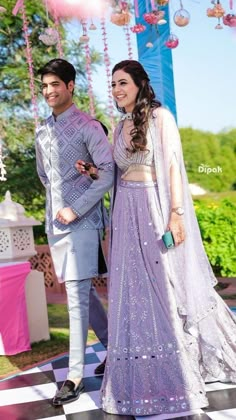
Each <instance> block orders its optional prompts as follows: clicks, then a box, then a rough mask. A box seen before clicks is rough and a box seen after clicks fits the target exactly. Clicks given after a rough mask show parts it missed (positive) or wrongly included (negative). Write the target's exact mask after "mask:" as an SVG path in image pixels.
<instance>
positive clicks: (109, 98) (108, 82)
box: [101, 17, 114, 131]
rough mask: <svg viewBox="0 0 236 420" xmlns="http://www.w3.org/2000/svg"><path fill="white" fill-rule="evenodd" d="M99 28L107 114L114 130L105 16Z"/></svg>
mask: <svg viewBox="0 0 236 420" xmlns="http://www.w3.org/2000/svg"><path fill="white" fill-rule="evenodd" d="M101 30H102V40H103V51H104V63H105V67H106V78H107V92H108V114H109V117H110V121H111V127H112V131H114V114H113V97H112V92H111V69H110V64H111V63H110V57H109V54H108V43H107V32H106V25H105V18H104V17H102V18H101Z"/></svg>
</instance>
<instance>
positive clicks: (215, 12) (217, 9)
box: [207, 0, 225, 29]
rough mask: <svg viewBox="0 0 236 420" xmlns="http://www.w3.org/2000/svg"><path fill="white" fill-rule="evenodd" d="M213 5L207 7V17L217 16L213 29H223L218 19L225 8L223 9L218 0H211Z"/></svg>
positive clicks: (222, 14)
mask: <svg viewBox="0 0 236 420" xmlns="http://www.w3.org/2000/svg"><path fill="white" fill-rule="evenodd" d="M213 4H214V7H213V8H208V9H207V16H208V17H215V18H218V24H217V25H216V26H215V29H223V26H222V25H221V22H220V19H221V18H222V17H223V16H224V14H225V10H224V9H223V7H222V5H221V3H220V0H216V2H215V1H214V0H213Z"/></svg>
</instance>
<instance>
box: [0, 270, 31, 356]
mask: <svg viewBox="0 0 236 420" xmlns="http://www.w3.org/2000/svg"><path fill="white" fill-rule="evenodd" d="M29 272H30V263H28V262H24V263H17V264H13V265H6V266H0V354H1V355H3V354H6V355H13V354H17V353H21V352H23V351H27V350H30V349H31V347H30V338H29V327H28V317H27V309H26V301H25V280H26V277H27V275H28V273H29Z"/></svg>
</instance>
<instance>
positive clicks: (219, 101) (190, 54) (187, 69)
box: [73, 0, 236, 133]
mask: <svg viewBox="0 0 236 420" xmlns="http://www.w3.org/2000/svg"><path fill="white" fill-rule="evenodd" d="M144 1H145V0H144ZM234 3H235V4H234V6H235V7H234V10H233V12H235V13H236V1H235V2H234ZM183 6H184V8H185V9H187V10H188V11H189V13H190V15H191V20H190V23H189V25H188V26H186V27H184V28H180V27H178V26H176V25H175V24H174V22H173V14H174V12H175V11H176V10H178V9H179V8H180V2H179V0H170V28H171V32H173V33H174V34H175V35H177V36H178V38H179V46H178V47H177V48H176V49H174V50H172V57H173V71H174V81H175V96H176V107H177V116H178V125H179V127H192V128H196V129H200V130H203V131H211V132H214V133H215V132H219V131H222V130H228V129H231V128H236V103H235V101H236V28H229V27H227V26H225V25H222V26H223V29H222V30H216V29H215V26H216V24H217V19H216V18H208V17H207V16H206V9H207V8H208V7H213V5H212V4H211V2H210V1H209V0H207V1H205V0H200V1H198V0H183ZM222 6H223V7H224V8H225V9H226V11H227V13H233V12H232V11H231V12H230V9H229V0H222ZM94 23H95V24H96V25H97V26H98V30H97V31H89V36H90V44H91V45H93V46H94V47H95V48H96V49H97V50H98V51H101V52H103V42H102V38H101V32H100V23H99V21H96V19H94ZM73 31H74V34H73V36H75V37H78V38H79V36H80V35H81V32H82V29H81V27H80V25H75V27H74V28H73ZM107 32H108V50H109V51H108V52H109V56H110V60H111V65H112V66H113V65H114V64H115V63H117V62H118V61H120V60H124V59H127V58H128V56H127V44H126V40H125V35H124V31H123V28H122V27H118V26H116V25H114V24H112V23H109V22H108V23H107ZM130 34H131V39H132V46H133V58H134V59H138V53H137V46H136V36H135V35H134V34H133V33H132V32H130ZM93 88H94V92H95V94H96V95H97V96H98V97H99V98H100V99H101V100H103V101H104V102H106V100H107V84H106V77H105V72H104V68H100V69H99V71H98V73H97V74H95V73H94V74H93Z"/></svg>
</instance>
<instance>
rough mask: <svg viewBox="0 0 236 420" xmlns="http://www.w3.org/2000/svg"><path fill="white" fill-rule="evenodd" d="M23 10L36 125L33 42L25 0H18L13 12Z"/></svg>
mask: <svg viewBox="0 0 236 420" xmlns="http://www.w3.org/2000/svg"><path fill="white" fill-rule="evenodd" d="M19 10H20V11H21V15H22V20H23V27H22V29H23V35H24V39H25V44H26V59H27V63H28V71H29V78H30V92H31V102H32V106H33V114H34V122H35V127H37V125H38V105H37V97H36V94H35V86H34V67H33V57H32V49H31V42H30V35H29V29H28V20H27V16H26V10H25V4H24V0H18V1H17V3H16V5H15V7H14V9H13V11H12V13H13V15H16V14H17V13H18V11H19Z"/></svg>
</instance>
